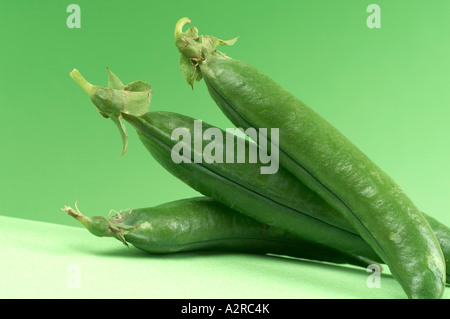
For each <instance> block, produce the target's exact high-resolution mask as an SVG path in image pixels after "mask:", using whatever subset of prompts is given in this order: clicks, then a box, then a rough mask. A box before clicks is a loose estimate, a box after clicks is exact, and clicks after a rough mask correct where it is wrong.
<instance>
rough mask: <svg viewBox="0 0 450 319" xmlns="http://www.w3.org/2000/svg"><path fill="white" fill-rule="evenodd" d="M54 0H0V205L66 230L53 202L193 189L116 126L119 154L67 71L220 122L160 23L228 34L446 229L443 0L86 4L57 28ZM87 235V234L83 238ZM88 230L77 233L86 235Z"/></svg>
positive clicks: (88, 207) (448, 164)
mask: <svg viewBox="0 0 450 319" xmlns="http://www.w3.org/2000/svg"><path fill="white" fill-rule="evenodd" d="M71 3H72V2H70V1H61V0H58V1H56V0H46V1H45V2H42V1H30V0H24V1H15V2H6V1H2V2H0V30H1V31H0V32H1V40H0V41H1V46H2V48H1V50H0V56H1V59H0V75H1V76H0V103H1V104H0V105H1V115H2V121H1V125H0V136H1V141H2V143H1V149H0V154H1V156H0V215H3V216H9V217H16V218H21V219H28V220H33V221H40V222H49V223H52V224H60V225H66V226H76V227H79V226H78V225H76V224H75V221H74V220H72V219H71V218H69V217H68V216H67V215H66V214H65V213H63V212H61V208H62V207H63V206H64V205H72V206H73V205H74V203H75V202H76V201H78V207H79V208H80V210H81V212H83V213H85V214H87V215H103V216H105V215H106V214H107V213H108V212H109V211H110V210H111V209H114V210H120V209H126V208H136V207H146V206H153V205H157V204H161V203H164V202H167V201H171V200H176V199H180V198H185V197H190V196H197V195H198V193H197V192H195V191H194V190H192V189H190V188H189V187H188V186H187V185H184V184H183V183H182V182H180V181H178V180H177V179H176V178H175V177H172V176H171V175H170V174H169V173H168V172H166V171H165V170H164V169H163V168H162V167H161V166H159V164H158V163H157V162H156V161H155V160H153V159H152V158H151V156H150V155H149V154H148V153H147V151H146V150H145V149H144V147H143V146H142V145H141V144H140V142H139V140H138V139H137V136H136V134H135V132H134V131H132V129H131V128H130V127H129V126H128V127H129V133H130V139H129V146H128V151H127V154H126V155H125V156H123V157H120V152H121V147H122V146H121V140H120V136H119V133H118V131H117V129H116V127H115V126H114V125H113V124H112V122H111V121H109V120H105V119H103V118H102V117H101V116H100V115H99V114H98V112H97V110H96V109H95V107H94V106H93V104H92V103H91V102H90V100H89V99H88V97H87V96H86V95H85V93H84V92H83V91H82V90H81V89H80V88H79V87H78V86H77V85H76V84H75V83H74V82H73V80H72V79H71V78H70V76H69V72H70V71H71V70H72V69H73V68H77V69H79V70H80V72H81V73H82V74H83V75H84V76H85V77H86V78H87V79H88V80H89V81H90V82H92V83H94V84H98V85H106V83H107V71H106V67H109V68H111V70H112V71H113V72H114V73H116V74H117V75H118V76H119V77H120V78H121V79H122V81H123V82H124V83H129V82H132V81H135V80H143V81H146V82H147V83H150V84H152V86H153V98H152V105H151V109H152V110H166V111H173V112H180V113H184V114H186V115H190V116H192V117H195V118H198V119H202V120H203V121H205V122H208V123H210V124H214V125H217V126H220V127H221V128H226V127H233V126H232V124H231V123H230V122H229V121H228V120H227V118H226V117H225V116H224V115H223V114H222V113H221V112H220V110H219V109H218V107H216V105H215V104H214V102H213V101H212V100H211V98H210V97H209V95H208V93H207V91H206V88H205V85H204V83H203V82H200V83H196V85H195V88H194V90H193V91H192V90H191V88H190V87H189V86H188V85H187V84H186V83H185V81H184V79H183V78H182V76H181V73H180V70H179V66H178V62H179V53H178V51H177V49H176V47H175V45H174V40H173V29H174V26H175V23H176V22H177V20H178V19H179V18H181V17H184V16H187V17H189V18H190V19H191V20H192V25H194V26H196V27H197V28H198V29H199V32H200V34H210V35H215V36H217V37H219V38H222V39H230V38H233V37H235V36H239V39H238V41H237V43H236V44H235V45H234V46H232V47H227V48H224V49H223V51H224V52H226V53H227V54H228V55H229V56H231V57H233V58H236V59H239V60H243V61H246V62H248V63H250V64H253V65H254V66H256V67H257V68H259V69H260V70H262V71H263V72H264V73H266V74H267V75H269V76H270V77H272V78H273V79H274V80H276V81H277V82H279V83H280V84H281V85H282V86H284V87H285V88H286V89H288V90H289V91H291V92H292V93H294V94H295V95H296V96H298V97H299V98H300V99H302V100H303V101H304V102H306V103H307V104H308V105H309V106H311V107H312V108H314V109H315V110H316V111H317V112H318V113H319V114H321V115H322V116H323V117H325V118H326V119H327V120H328V121H330V122H331V123H332V124H334V125H335V126H336V127H337V128H338V129H340V130H341V131H342V132H343V133H344V134H345V135H347V136H348V137H349V138H350V139H351V140H352V141H353V142H354V143H355V144H356V145H357V146H358V147H360V148H361V149H362V150H363V151H364V152H366V153H367V154H368V155H369V156H370V157H371V158H372V159H373V160H374V161H375V162H376V163H377V164H378V165H379V166H380V167H381V168H382V169H384V170H385V171H386V172H388V173H389V174H390V175H391V176H392V177H393V178H394V179H395V180H396V181H397V183H398V184H399V185H400V186H401V187H402V188H403V189H404V190H405V192H406V193H407V194H408V195H409V196H410V197H411V198H412V199H413V200H414V201H415V203H416V204H417V205H418V206H419V207H420V208H421V209H422V210H423V211H425V212H426V213H427V214H428V215H431V216H433V217H435V218H438V219H439V220H440V221H441V222H443V223H445V224H447V225H450V214H449V213H448V212H449V211H450V200H449V196H448V195H449V190H450V148H449V137H450V125H449V121H450V107H449V106H450V89H449V83H450V59H449V56H450V41H449V38H448V34H449V29H450V20H449V19H448V17H449V16H450V2H449V1H447V0H435V1H424V0H421V1H414V4H412V2H411V1H403V0H397V1H382V0H379V1H376V2H375V3H376V4H378V5H379V6H380V7H381V28H380V29H369V28H368V27H367V25H366V19H367V17H368V16H369V13H367V12H366V8H367V6H368V5H369V4H371V3H373V2H372V1H356V0H341V1H331V0H327V1H325V0H321V1H299V0H296V1H266V0H264V1H262V0H258V1H249V0H246V1H242V0H229V1H195V2H188V1H148V0H147V1H144V0H139V1H137V0H133V1H127V2H124V1H86V0H79V1H76V2H75V3H76V4H78V5H79V6H80V7H81V28H80V29H69V28H68V27H67V26H66V19H67V17H68V16H69V13H67V12H66V8H67V6H68V5H69V4H71ZM87 235H89V234H87ZM89 236H90V235H89Z"/></svg>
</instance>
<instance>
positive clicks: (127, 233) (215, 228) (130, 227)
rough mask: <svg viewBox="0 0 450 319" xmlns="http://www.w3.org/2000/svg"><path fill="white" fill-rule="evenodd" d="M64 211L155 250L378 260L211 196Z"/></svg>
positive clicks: (92, 228)
mask: <svg viewBox="0 0 450 319" xmlns="http://www.w3.org/2000/svg"><path fill="white" fill-rule="evenodd" d="M63 211H65V212H67V213H68V214H69V215H70V216H72V217H74V218H75V219H76V220H77V221H79V222H80V223H81V224H83V225H84V226H85V227H86V228H87V229H88V230H89V232H91V233H92V234H94V235H96V236H99V237H114V238H116V239H118V240H120V241H121V242H122V243H124V244H125V245H126V246H128V244H131V245H133V246H135V247H136V248H138V249H140V250H143V251H146V252H148V253H151V254H168V253H176V252H187V251H200V250H209V251H230V252H244V253H252V254H276V255H285V256H290V257H297V258H303V259H308V260H316V261H323V262H330V263H336V264H351V265H355V266H360V267H367V266H368V265H370V264H372V263H374V262H373V261H370V260H366V259H364V258H360V257H358V256H352V255H349V254H341V253H337V252H336V251H335V250H332V249H329V248H327V247H324V246H321V245H318V244H316V243H313V242H307V241H304V240H301V239H299V238H297V237H296V236H293V235H291V234H289V233H286V232H285V231H283V230H280V229H277V228H275V227H270V226H267V225H265V224H262V223H259V222H257V221H255V220H254V219H252V218H249V217H247V216H245V215H242V214H239V213H238V212H236V211H234V210H232V209H230V208H228V207H226V206H224V205H222V204H220V203H219V202H217V201H215V200H213V199H210V198H208V197H193V198H187V199H181V200H176V201H173V202H168V203H164V204H161V205H158V206H154V207H147V208H138V209H132V210H128V211H125V212H120V213H117V214H116V215H114V216H112V217H110V218H105V217H102V216H94V217H88V216H85V215H83V214H82V213H81V212H80V211H79V210H78V208H76V209H73V208H71V207H67V206H66V207H65V208H64V209H63Z"/></svg>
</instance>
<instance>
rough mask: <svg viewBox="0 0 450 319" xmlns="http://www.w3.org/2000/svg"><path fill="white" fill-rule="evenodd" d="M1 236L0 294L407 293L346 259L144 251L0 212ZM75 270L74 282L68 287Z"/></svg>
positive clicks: (338, 295)
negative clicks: (375, 283)
mask: <svg viewBox="0 0 450 319" xmlns="http://www.w3.org/2000/svg"><path fill="white" fill-rule="evenodd" d="M61 214H64V213H63V212H61ZM73 222H74V223H75V222H76V221H73ZM0 240H1V242H2V248H1V249H0V260H1V261H2V262H1V264H0V286H1V289H0V298H165V299H166V298H169V299H171V298H224V299H229V298H262V299H267V298H283V299H293V298H294V299H297V298H345V299H347V298H361V299H363V298H364V299H365V298H377V299H386V298H401V299H404V298H406V295H405V294H404V293H403V290H402V289H401V287H400V285H398V284H397V282H396V281H395V280H394V279H393V278H392V276H391V275H390V274H389V272H388V271H386V272H385V273H384V274H383V275H382V276H381V279H380V283H381V288H368V287H367V284H366V281H367V278H368V276H369V273H366V271H365V270H364V269H360V268H355V267H351V266H345V265H332V264H325V263H318V262H311V261H306V260H300V259H292V258H286V257H281V256H257V255H246V254H232V253H230V254H223V253H208V252H199V253H197V252H195V253H194V252H193V253H180V254H171V255H150V254H147V253H145V252H142V251H140V250H138V249H136V248H134V247H130V248H129V249H128V248H126V247H125V246H124V245H123V244H121V243H120V242H119V241H118V240H115V239H113V238H100V237H95V236H93V235H91V234H90V233H89V232H88V231H87V230H85V229H81V228H79V227H71V226H65V225H56V224H51V223H46V222H36V221H29V220H25V219H19V218H11V217H0ZM73 265H75V267H74V266H73ZM74 269H78V270H79V272H78V274H79V281H78V282H79V284H80V285H79V288H76V287H73V286H71V285H73V284H74V283H76V282H77V281H75V280H74V275H75V272H74ZM449 297H450V288H447V289H446V292H445V295H444V298H449Z"/></svg>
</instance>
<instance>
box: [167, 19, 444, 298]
mask: <svg viewBox="0 0 450 319" xmlns="http://www.w3.org/2000/svg"><path fill="white" fill-rule="evenodd" d="M187 23H190V20H189V19H187V18H183V19H181V20H179V21H178V23H177V25H176V27H175V42H176V45H177V47H178V49H179V51H180V53H181V54H182V55H183V56H185V57H187V58H189V59H190V60H191V61H192V67H193V68H195V72H198V73H201V77H200V76H197V77H196V79H199V78H203V79H204V80H205V83H206V85H207V87H208V91H209V93H210V95H211V96H212V98H213V99H214V101H215V102H216V103H217V104H218V106H219V107H220V109H221V110H222V111H223V113H224V114H225V115H226V116H227V117H228V118H229V119H230V120H231V121H232V122H233V123H234V124H235V125H236V126H238V127H242V128H244V129H247V128H249V127H253V128H256V129H259V128H267V129H268V131H270V128H278V129H279V144H277V146H278V147H279V151H280V155H279V156H280V163H281V165H282V166H283V167H285V168H286V169H288V170H289V171H290V172H291V173H293V174H294V175H295V176H296V177H297V178H298V179H299V180H300V181H301V182H302V183H304V184H305V185H306V186H307V187H309V188H310V189H311V190H313V191H314V192H316V193H317V194H319V195H320V196H321V197H322V198H323V199H324V200H325V201H326V202H327V203H328V204H329V205H331V206H332V207H334V208H335V209H336V211H337V212H339V213H340V214H341V215H342V216H343V217H344V218H346V219H347V220H348V222H349V224H350V225H352V227H354V229H356V230H357V231H358V233H359V234H360V235H361V236H362V238H364V240H366V241H367V242H368V243H369V244H370V245H371V246H372V247H373V249H374V250H375V251H376V252H377V253H378V254H379V256H380V257H381V258H382V259H383V261H384V262H385V263H386V264H387V265H388V266H389V268H390V270H391V272H392V274H393V275H394V277H395V278H396V279H397V280H398V282H399V283H400V284H401V286H402V287H403V289H404V291H405V292H406V294H407V295H408V297H409V298H441V297H442V294H443V292H444V287H445V279H446V278H445V260H444V256H443V253H442V250H441V248H440V246H439V242H438V239H437V238H436V236H435V234H434V233H433V230H432V228H431V226H430V225H429V223H428V222H427V220H426V218H425V217H424V216H423V214H422V213H421V211H420V210H419V209H418V208H417V207H416V206H415V205H414V203H413V202H412V201H411V199H410V198H409V197H408V196H407V195H406V194H405V193H404V192H403V191H402V190H401V188H400V187H399V186H398V185H397V184H396V183H395V182H394V181H393V180H392V179H391V178H390V177H389V176H388V175H387V174H386V173H385V172H384V171H382V170H381V169H380V168H379V167H378V166H377V165H375V164H374V163H373V162H372V161H371V160H370V159H369V158H368V157H367V156H366V155H365V154H364V153H363V152H362V151H360V150H359V149H358V148H357V147H356V146H355V145H354V144H352V143H351V142H350V141H349V140H348V139H347V138H346V137H345V136H343V134H342V133H341V132H339V131H338V130H337V129H336V128H335V127H333V126H332V125H331V124H330V123H329V122H327V121H326V120H325V119H323V118H322V117H321V116H320V115H319V114H317V113H316V112H315V111H314V110H312V109H311V108H309V107H308V106H307V105H305V104H304V103H303V102H302V101H300V100H299V99H298V98H296V97H295V96H293V95H292V94H290V93H289V92H287V91H286V90H285V89H283V88H282V87H281V86H280V85H278V84H277V83H275V82H274V81H273V80H272V79H270V78H269V77H268V76H266V75H264V74H263V73H262V72H260V71H258V70H257V69H256V68H254V67H253V66H251V65H249V64H247V63H244V62H242V61H238V60H235V59H232V58H229V57H226V56H225V55H224V54H222V53H220V52H219V51H217V50H216V49H215V48H211V46H205V45H203V43H202V39H203V37H201V36H200V37H199V36H197V37H195V38H193V37H192V36H191V34H189V33H183V32H182V28H183V26H184V25H185V24H187ZM216 42H217V41H216ZM221 43H222V44H223V43H224V42H221ZM225 44H226V43H225ZM184 74H186V72H184ZM268 138H270V134H269V135H268Z"/></svg>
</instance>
